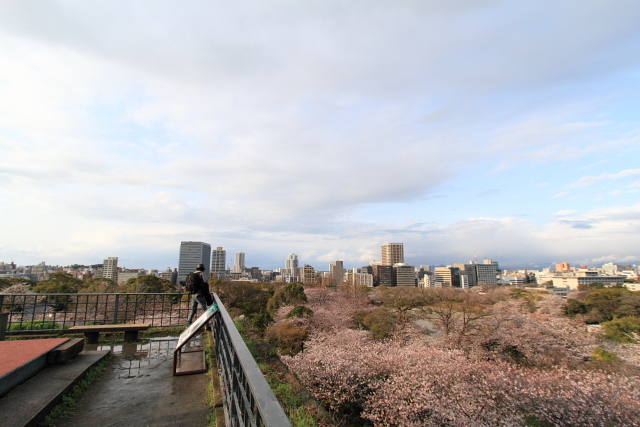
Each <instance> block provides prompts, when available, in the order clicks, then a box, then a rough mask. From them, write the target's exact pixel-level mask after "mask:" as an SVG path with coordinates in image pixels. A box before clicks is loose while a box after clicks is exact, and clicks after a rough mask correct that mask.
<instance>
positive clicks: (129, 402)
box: [57, 336, 209, 427]
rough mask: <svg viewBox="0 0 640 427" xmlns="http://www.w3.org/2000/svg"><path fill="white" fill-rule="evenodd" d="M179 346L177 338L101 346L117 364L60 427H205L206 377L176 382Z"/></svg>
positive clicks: (190, 377) (186, 378)
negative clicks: (175, 357) (175, 367)
mask: <svg viewBox="0 0 640 427" xmlns="http://www.w3.org/2000/svg"><path fill="white" fill-rule="evenodd" d="M203 338H204V336H203ZM176 342H177V337H176V338H171V337H167V338H154V339H151V341H150V342H149V343H148V344H135V343H132V344H123V345H118V346H98V347H97V348H96V349H98V350H112V351H113V352H114V353H115V356H116V358H115V359H114V360H113V361H112V363H111V365H110V366H109V368H108V370H107V372H105V373H104V375H103V376H102V377H101V378H100V379H99V380H98V381H97V382H96V383H95V384H94V385H93V386H92V387H91V388H89V389H88V390H86V391H85V392H84V393H83V394H82V396H81V397H80V399H79V400H78V402H77V410H76V413H75V414H73V416H71V417H70V418H67V419H64V420H60V422H58V424H57V425H58V427H97V426H100V427H110V426H127V427H129V426H185V427H186V426H190V427H192V426H193V427H204V426H206V425H207V417H208V414H209V408H208V407H207V404H206V398H207V381H208V377H207V375H206V374H196V375H184V376H178V377H174V376H172V368H173V349H174V348H175V345H176ZM194 344H196V345H198V344H199V345H202V343H201V342H200V343H199V342H196V343H194ZM89 348H91V347H90V346H89Z"/></svg>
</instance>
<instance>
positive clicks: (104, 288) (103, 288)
mask: <svg viewBox="0 0 640 427" xmlns="http://www.w3.org/2000/svg"><path fill="white" fill-rule="evenodd" d="M113 292H118V285H117V284H116V283H115V282H114V281H113V280H111V279H107V278H106V277H92V278H91V279H89V280H87V281H86V282H85V283H84V287H83V288H82V289H80V291H79V293H86V294H105V293H113Z"/></svg>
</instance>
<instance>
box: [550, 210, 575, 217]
mask: <svg viewBox="0 0 640 427" xmlns="http://www.w3.org/2000/svg"><path fill="white" fill-rule="evenodd" d="M576 212H577V211H576V210H571V209H567V210H563V211H558V212H556V213H555V214H554V215H555V216H567V215H571V214H574V213H576Z"/></svg>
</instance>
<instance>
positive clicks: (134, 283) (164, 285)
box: [122, 274, 176, 294]
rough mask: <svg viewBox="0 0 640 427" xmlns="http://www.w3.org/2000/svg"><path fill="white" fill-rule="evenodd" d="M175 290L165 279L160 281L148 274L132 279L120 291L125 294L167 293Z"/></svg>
mask: <svg viewBox="0 0 640 427" xmlns="http://www.w3.org/2000/svg"><path fill="white" fill-rule="evenodd" d="M175 290H176V289H175V288H174V287H173V285H172V284H171V282H170V281H168V280H167V279H161V278H159V277H156V276H152V275H149V274H147V275H144V276H140V277H132V278H131V279H129V280H127V281H126V283H125V284H124V286H123V287H122V291H123V292H126V293H150V294H151V293H169V292H175Z"/></svg>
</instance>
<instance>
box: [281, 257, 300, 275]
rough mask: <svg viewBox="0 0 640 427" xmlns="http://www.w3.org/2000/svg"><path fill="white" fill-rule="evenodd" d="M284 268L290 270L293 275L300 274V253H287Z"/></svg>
mask: <svg viewBox="0 0 640 427" xmlns="http://www.w3.org/2000/svg"><path fill="white" fill-rule="evenodd" d="M284 268H286V269H287V270H289V273H291V275H292V276H298V255H296V254H289V255H287V258H285V260H284Z"/></svg>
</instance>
